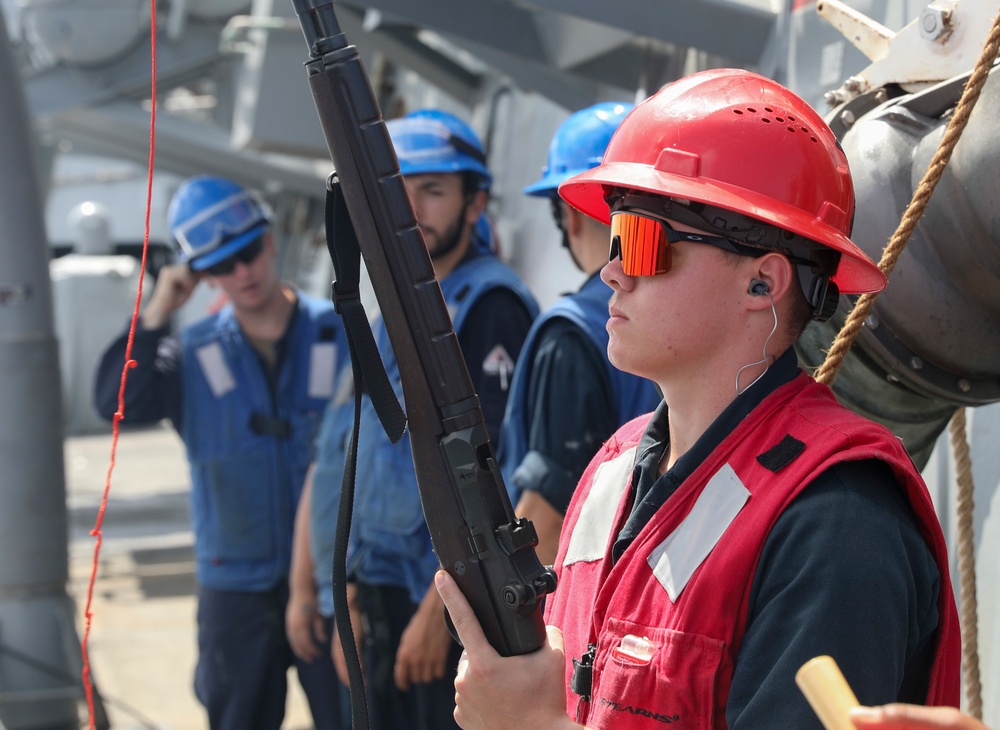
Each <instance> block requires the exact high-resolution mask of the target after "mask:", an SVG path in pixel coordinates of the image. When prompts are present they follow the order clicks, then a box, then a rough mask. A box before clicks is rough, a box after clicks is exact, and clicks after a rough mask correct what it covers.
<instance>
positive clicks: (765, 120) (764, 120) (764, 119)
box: [760, 117, 771, 124]
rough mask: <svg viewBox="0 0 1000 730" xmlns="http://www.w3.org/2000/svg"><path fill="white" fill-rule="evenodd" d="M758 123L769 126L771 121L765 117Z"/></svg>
mask: <svg viewBox="0 0 1000 730" xmlns="http://www.w3.org/2000/svg"><path fill="white" fill-rule="evenodd" d="M760 121H762V122H764V124H770V123H771V120H770V119H768V118H767V117H761V119H760Z"/></svg>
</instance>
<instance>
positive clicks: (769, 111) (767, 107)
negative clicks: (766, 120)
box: [764, 106, 774, 114]
mask: <svg viewBox="0 0 1000 730" xmlns="http://www.w3.org/2000/svg"><path fill="white" fill-rule="evenodd" d="M764 111H766V112H767V113H768V114H771V113H772V112H774V109H772V108H771V107H769V106H766V107H764Z"/></svg>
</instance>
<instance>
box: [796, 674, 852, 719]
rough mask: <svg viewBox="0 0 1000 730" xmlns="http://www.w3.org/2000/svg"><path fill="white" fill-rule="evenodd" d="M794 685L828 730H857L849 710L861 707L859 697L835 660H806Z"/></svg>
mask: <svg viewBox="0 0 1000 730" xmlns="http://www.w3.org/2000/svg"><path fill="white" fill-rule="evenodd" d="M795 683H796V684H797V685H799V689H801V690H802V694H804V695H805V696H806V699H807V700H809V704H810V705H811V706H812V708H813V711H814V712H815V713H816V715H817V717H819V719H820V721H821V722H822V723H823V727H825V728H826V730H855V728H854V723H853V722H851V718H850V711H851V709H852V708H854V707H857V706H858V698H857V697H855V696H854V692H853V691H852V690H851V688H850V686H849V685H848V684H847V680H846V679H844V675H843V674H841V673H840V667H838V666H837V662H835V661H834V660H833V657H829V656H818V657H816V658H815V659H810V660H809V661H807V662H806V663H805V664H803V665H802V666H801V667H800V668H799V671H797V672H796V673H795Z"/></svg>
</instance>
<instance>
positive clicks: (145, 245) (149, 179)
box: [80, 0, 156, 730]
mask: <svg viewBox="0 0 1000 730" xmlns="http://www.w3.org/2000/svg"><path fill="white" fill-rule="evenodd" d="M149 7H150V13H151V17H150V32H149V37H150V49H151V53H150V57H151V63H152V67H151V74H150V76H151V84H150V95H151V101H152V103H151V105H150V108H151V112H150V119H149V162H148V168H147V174H146V219H145V230H144V233H143V237H142V266H141V268H140V269H139V286H138V289H137V290H136V295H135V305H134V306H133V307H132V321H131V323H130V325H129V330H128V344H127V345H126V346H125V365H124V366H123V367H122V377H121V382H120V384H119V386H118V410H117V411H116V412H115V416H114V420H113V421H112V427H111V458H110V463H109V464H108V473H107V476H106V477H105V479H104V494H103V495H102V496H101V507H100V509H99V510H98V511H97V520H96V521H95V523H94V529H93V530H91V531H90V534H91V535H93V537H94V562H93V564H92V565H91V567H90V582H89V583H88V584H87V605H86V609H85V610H84V615H85V617H86V627H85V629H84V632H83V641H82V642H81V644H80V649H81V653H82V655H83V687H84V691H85V692H86V695H87V710H88V715H89V717H90V722H89V728H90V730H94V688H93V685H92V684H91V681H90V657H89V655H88V653H87V643H88V641H89V639H90V627H91V624H92V622H93V618H94V613H93V611H91V604H92V602H93V598H94V583H95V582H96V580H97V567H98V563H99V557H100V553H101V543H102V542H103V541H104V533H103V532H101V526H102V525H103V524H104V512H105V510H106V509H107V506H108V493H109V492H110V491H111V474H112V472H113V471H114V469H115V453H116V452H117V450H118V434H119V423H120V422H121V420H122V419H123V418H125V382H126V381H127V380H128V371H129V368H134V367H135V365H136V363H135V360H133V359H132V344H133V343H134V342H135V329H136V323H137V322H138V320H139V305H140V304H141V303H142V284H143V280H144V278H145V275H146V260H147V257H148V255H149V211H150V202H151V200H152V197H153V160H154V159H155V150H156V145H155V141H156V0H150V2H149Z"/></svg>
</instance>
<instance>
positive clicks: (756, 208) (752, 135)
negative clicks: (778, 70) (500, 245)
mask: <svg viewBox="0 0 1000 730" xmlns="http://www.w3.org/2000/svg"><path fill="white" fill-rule="evenodd" d="M608 188H624V189H627V190H635V191H645V192H649V193H654V194H656V195H662V196H665V197H670V198H680V199H685V200H692V201H696V202H699V203H705V204H708V205H713V206H717V207H719V208H725V209H727V210H732V211H735V212H737V213H741V214H743V215H746V216H750V217H751V218H756V219H757V220H759V221H763V222H764V223H768V224H771V225H773V226H776V227H778V228H781V229H784V230H786V231H791V232H792V233H795V234H798V235H800V236H803V237H805V238H807V239H809V240H811V241H815V242H816V243H819V244H821V245H823V246H828V247H830V248H832V249H834V250H835V251H839V252H840V253H841V254H842V255H841V257H840V263H839V265H838V266H837V270H836V272H835V273H834V274H833V276H832V280H833V282H834V283H835V284H836V285H837V286H838V287H839V289H840V291H841V292H844V293H847V294H862V293H866V292H876V291H881V290H882V289H883V288H885V284H886V278H885V275H884V274H883V273H882V272H881V270H879V268H878V267H877V266H876V265H875V264H874V263H873V262H872V260H871V259H870V258H868V256H867V255H866V254H865V253H864V251H862V250H861V249H860V248H858V247H857V246H855V245H854V244H853V243H852V242H851V240H850V239H849V238H848V236H849V235H850V232H851V221H852V219H853V217H854V187H853V184H852V183H851V174H850V171H849V169H848V164H847V157H846V156H845V155H844V153H843V151H842V150H841V149H840V147H839V145H838V144H837V139H836V137H835V136H834V134H833V132H831V131H830V128H829V127H828V126H827V125H826V123H825V122H824V121H823V119H822V117H820V116H819V114H817V113H816V111H815V110H813V109H812V107H810V106H809V105H808V104H807V103H806V102H805V101H803V100H802V99H800V98H799V97H798V96H796V95H795V94H793V93H792V92H791V91H789V90H788V89H786V88H785V87H783V86H781V85H780V84H778V83H776V82H774V81H772V80H770V79H768V78H765V77H763V76H759V75H758V74H755V73H751V72H749V71H743V70H738V69H715V70H711V71H702V72H700V73H696V74H692V75H691V76H687V77H685V78H683V79H680V80H679V81H675V82H674V83H672V84H669V85H668V86H665V87H664V88H663V89H661V90H660V91H659V92H657V93H656V94H654V95H653V96H651V97H650V98H649V99H647V100H646V101H644V102H643V103H642V104H640V105H639V106H637V107H636V108H635V109H634V110H633V111H632V112H631V113H630V114H629V115H628V116H627V117H626V118H625V121H623V122H622V123H621V126H619V127H618V130H617V131H616V132H615V135H614V136H613V137H612V138H611V143H610V144H609V146H608V150H607V152H606V153H605V155H604V160H603V162H602V163H601V164H600V165H599V166H598V167H595V168H594V169H592V170H588V171H587V172H584V173H581V174H580V175H577V176H575V177H572V178H570V179H569V180H567V181H565V182H564V183H563V184H562V185H560V186H559V194H560V195H561V196H562V197H563V198H564V199H565V200H566V202H568V203H569V204H570V205H572V206H573V207H574V208H577V209H578V210H580V211H582V212H583V213H585V214H587V215H589V216H591V217H592V218H596V219H598V220H600V221H603V222H605V223H607V222H609V220H610V214H609V208H608V203H607V201H606V200H605V192H606V191H607V189H608Z"/></svg>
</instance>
